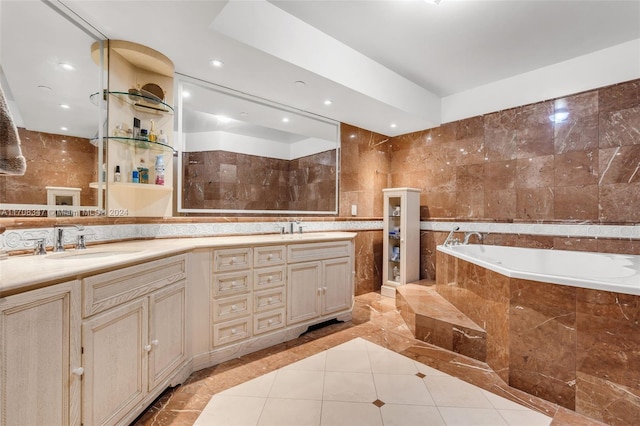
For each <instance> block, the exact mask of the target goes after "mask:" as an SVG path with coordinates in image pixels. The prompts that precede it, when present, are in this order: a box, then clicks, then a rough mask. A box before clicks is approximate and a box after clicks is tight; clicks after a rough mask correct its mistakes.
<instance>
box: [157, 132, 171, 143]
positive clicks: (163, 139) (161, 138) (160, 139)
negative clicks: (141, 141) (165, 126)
mask: <svg viewBox="0 0 640 426" xmlns="http://www.w3.org/2000/svg"><path fill="white" fill-rule="evenodd" d="M158 142H159V143H163V144H165V145H166V144H168V143H169V140H168V138H167V135H165V134H164V132H163V131H162V129H160V134H159V135H158Z"/></svg>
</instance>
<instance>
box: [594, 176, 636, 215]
mask: <svg viewBox="0 0 640 426" xmlns="http://www.w3.org/2000/svg"><path fill="white" fill-rule="evenodd" d="M599 199H600V206H599V207H600V215H599V216H600V220H603V221H607V220H612V219H613V218H624V219H625V220H628V221H631V222H640V209H639V208H638V206H640V182H633V183H613V184H608V185H601V186H600V187H599Z"/></svg>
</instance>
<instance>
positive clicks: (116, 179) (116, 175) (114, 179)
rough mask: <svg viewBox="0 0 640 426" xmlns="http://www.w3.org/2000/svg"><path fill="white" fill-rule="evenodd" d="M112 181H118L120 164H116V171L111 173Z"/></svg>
mask: <svg viewBox="0 0 640 426" xmlns="http://www.w3.org/2000/svg"><path fill="white" fill-rule="evenodd" d="M113 181H114V182H120V166H116V172H115V173H114V174H113Z"/></svg>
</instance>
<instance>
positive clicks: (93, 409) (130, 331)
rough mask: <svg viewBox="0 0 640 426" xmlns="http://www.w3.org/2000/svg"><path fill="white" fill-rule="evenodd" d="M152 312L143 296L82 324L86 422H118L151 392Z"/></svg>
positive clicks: (84, 421) (83, 416)
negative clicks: (149, 323) (147, 347)
mask: <svg viewBox="0 0 640 426" xmlns="http://www.w3.org/2000/svg"><path fill="white" fill-rule="evenodd" d="M147 316H148V307H147V298H140V299H136V300H134V301H132V302H129V303H127V304H124V305H122V306H120V307H117V308H114V309H112V310H109V311H107V312H105V313H103V314H99V315H96V316H95V317H93V318H91V319H89V320H87V321H85V322H84V323H83V324H82V341H83V349H84V355H83V360H84V363H83V364H84V368H85V378H84V380H83V383H82V423H84V424H85V425H104V424H109V425H110V424H115V423H117V422H118V421H119V420H120V419H121V418H122V417H123V416H124V415H126V414H127V413H129V412H130V411H131V410H132V409H133V408H135V406H136V405H137V404H138V403H140V401H142V399H143V398H144V396H145V395H146V391H147V353H146V352H145V350H144V346H145V345H147V341H148V339H147V330H148V326H147Z"/></svg>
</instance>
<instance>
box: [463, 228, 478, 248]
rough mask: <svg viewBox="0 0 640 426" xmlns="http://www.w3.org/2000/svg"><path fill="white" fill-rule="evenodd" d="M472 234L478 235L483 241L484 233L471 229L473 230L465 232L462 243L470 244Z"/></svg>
mask: <svg viewBox="0 0 640 426" xmlns="http://www.w3.org/2000/svg"><path fill="white" fill-rule="evenodd" d="M472 235H477V236H478V240H479V241H482V234H481V233H479V232H477V231H471V232H467V233H465V234H464V241H463V242H462V244H465V245H466V244H469V238H471V236H472Z"/></svg>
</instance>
